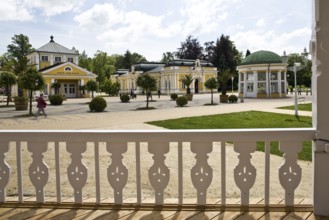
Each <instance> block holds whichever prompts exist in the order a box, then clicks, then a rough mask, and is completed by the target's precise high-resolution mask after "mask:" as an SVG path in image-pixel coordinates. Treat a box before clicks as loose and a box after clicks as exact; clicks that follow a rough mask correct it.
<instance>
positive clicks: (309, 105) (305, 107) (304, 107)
mask: <svg viewBox="0 0 329 220" xmlns="http://www.w3.org/2000/svg"><path fill="white" fill-rule="evenodd" d="M279 109H289V110H295V106H294V105H291V106H284V107H280V108H279ZM298 110H300V111H309V112H311V111H312V103H307V104H299V105H298Z"/></svg>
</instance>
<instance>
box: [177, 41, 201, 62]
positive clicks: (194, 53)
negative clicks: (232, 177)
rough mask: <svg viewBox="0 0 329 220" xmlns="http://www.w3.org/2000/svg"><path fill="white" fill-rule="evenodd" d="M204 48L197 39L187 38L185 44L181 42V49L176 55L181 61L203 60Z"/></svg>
mask: <svg viewBox="0 0 329 220" xmlns="http://www.w3.org/2000/svg"><path fill="white" fill-rule="evenodd" d="M202 54H203V47H202V46H201V45H200V42H199V40H198V39H197V38H193V37H192V36H191V35H189V36H187V38H186V40H185V42H181V47H180V48H178V51H177V52H176V53H175V55H176V57H178V58H179V59H192V60H195V59H202Z"/></svg>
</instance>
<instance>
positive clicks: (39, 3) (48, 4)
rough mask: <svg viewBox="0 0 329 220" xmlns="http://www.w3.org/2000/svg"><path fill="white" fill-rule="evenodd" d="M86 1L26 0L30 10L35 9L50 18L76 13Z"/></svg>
mask: <svg viewBox="0 0 329 220" xmlns="http://www.w3.org/2000/svg"><path fill="white" fill-rule="evenodd" d="M84 1H85V0H70V1H67V0H56V1H45V0H24V2H25V3H26V5H27V6H28V7H29V8H35V9H39V10H41V11H42V14H43V15H45V16H47V17H50V16H53V15H57V14H61V13H63V12H68V11H75V10H78V8H79V7H80V6H81V5H83V3H84Z"/></svg>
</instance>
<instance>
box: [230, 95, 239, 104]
mask: <svg viewBox="0 0 329 220" xmlns="http://www.w3.org/2000/svg"><path fill="white" fill-rule="evenodd" d="M237 101H238V97H237V96H236V95H230V96H229V97H228V102H229V103H236V102H237Z"/></svg>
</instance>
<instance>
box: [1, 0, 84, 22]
mask: <svg viewBox="0 0 329 220" xmlns="http://www.w3.org/2000/svg"><path fill="white" fill-rule="evenodd" d="M84 1H85V0H70V1H67V0H56V1H45V0H11V1H2V2H1V7H0V14H1V16H0V21H1V20H2V21H31V20H33V19H34V17H36V15H35V11H36V10H40V11H41V13H42V15H44V16H47V17H51V16H54V15H57V14H61V13H63V12H68V11H76V10H78V8H79V6H81V5H82V4H83V3H84Z"/></svg>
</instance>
